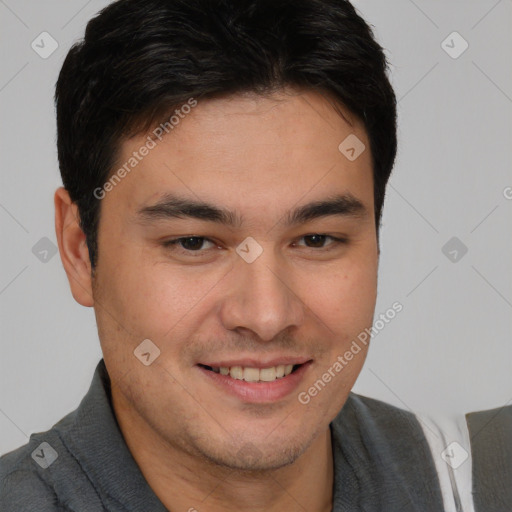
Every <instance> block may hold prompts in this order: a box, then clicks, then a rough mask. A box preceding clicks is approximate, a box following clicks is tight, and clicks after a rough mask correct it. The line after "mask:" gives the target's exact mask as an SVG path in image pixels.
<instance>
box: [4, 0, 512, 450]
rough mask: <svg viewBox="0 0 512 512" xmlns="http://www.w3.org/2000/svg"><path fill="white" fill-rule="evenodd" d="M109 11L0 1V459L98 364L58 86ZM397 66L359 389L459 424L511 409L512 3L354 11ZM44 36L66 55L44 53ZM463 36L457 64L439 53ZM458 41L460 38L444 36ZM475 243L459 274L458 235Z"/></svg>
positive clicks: (80, 387)
mask: <svg viewBox="0 0 512 512" xmlns="http://www.w3.org/2000/svg"><path fill="white" fill-rule="evenodd" d="M107 3H108V2H105V1H97V0H90V1H89V2H86V1H82V0H80V1H76V0H75V1H64V0H51V1H45V2H41V1H36V0H33V1H27V0H25V1H16V2H15V1H14V0H0V17H1V18H0V34H1V38H2V45H1V47H2V66H1V70H0V71H1V76H0V105H1V120H2V122H1V128H0V129H1V162H2V170H1V179H2V181H1V187H0V229H1V233H2V252H1V277H0V311H1V331H0V335H1V340H0V344H1V345H0V354H1V356H0V433H1V435H0V453H5V452H7V451H10V450H11V449H13V448H16V447H17V446H20V445H22V444H25V443H26V442H27V440H28V437H27V436H29V435H30V434H31V433H32V432H39V431H43V430H47V429H48V428H50V427H51V426H52V425H53V424H54V423H55V422H56V421H58V420H59V419H60V418H61V417H62V416H64V415H65V414H66V413H68V412H69V411H71V410H72V409H74V408H75V407H76V406H77V405H78V403H79V401H80V399H81V398H82V397H83V395H84V394H85V392H86V391H87V389H88V387H89V384H90V380H91V377H92V373H93V370H94V367H95V366H96V363H97V361H98V360H99V358H100V357H101V351H100V347H99V341H98V337H97V332H96V324H95V318H94V314H93V310H92V309H86V308H83V307H82V306H79V305H78V304H77V303H75V301H74V300H73V298H72V296H71V293H70V291H69V287H68V283H67V280H66V276H65V273H64V270H63V268H62V265H61V262H60V259H59V256H58V254H57V255H55V256H53V257H50V255H51V253H50V254H49V255H48V257H47V259H48V261H46V262H42V261H40V259H38V257H36V255H35V254H34V253H33V252H32V248H33V246H34V245H35V244H36V243H37V242H38V241H39V240H40V239H41V238H43V237H48V238H49V239H50V240H51V241H53V243H55V244H56V238H55V231H54V224H53V216H54V211H53V199H52V198H53V192H54V190H55V188H57V187H58V186H59V185H60V184H61V182H60V175H59V171H58V166H57V157H56V148H55V131H56V128H55V119H54V110H53V103H52V101H53V100H52V98H53V93H54V84H55V81H56V79H57V75H58V72H59V69H60V66H61V64H62V61H63V59H64V57H65V55H66V53H67V51H68V49H69V48H70V46H71V44H72V43H73V42H74V41H76V40H77V39H78V38H80V37H81V36H82V35H83V31H84V28H85V24H86V22H87V20H89V19H90V18H91V17H92V16H93V15H94V14H95V13H96V12H97V11H98V10H99V9H100V8H102V7H103V6H105V5H106V4H107ZM354 4H355V5H356V6H357V8H358V9H359V10H360V12H361V13H362V14H363V16H364V17H365V18H366V19H367V21H369V22H370V23H371V24H372V25H373V26H374V27H375V32H376V35H377V37H378V39H379V41H380V42H381V44H382V45H383V46H384V47H385V48H386V49H387V53H388V56H389V59H390V60H391V63H392V82H393V85H394V87H395V90H396V93H397V97H398V98H399V100H400V101H399V140H400V146H399V155H398V160H397V163H396V166H395V170H394V173H393V175H392V179H391V181H390V185H389V187H388V194H387V203H386V206H385V210H384V219H383V229H382V234H381V249H382V255H381V261H380V280H379V297H378V302H377V307H376V314H377V315H378V314H379V313H383V312H385V311H386V310H387V309H388V308H389V307H390V306H391V304H392V303H393V302H395V301H400V302H401V303H402V304H403V307H404V309H403V311H402V312H401V313H399V314H398V315H397V317H396V318H395V319H394V320H393V321H392V322H391V323H389V324H388V325H387V326H386V327H385V329H383V330H382V331H381V332H380V333H379V334H378V335H377V336H376V337H375V338H374V340H373V342H372V346H371V349H370V354H369V357H368V360H367V362H366V365H365V367H364V369H363V372H362V373H361V376H360V377H359V380H358V382H357V384H356V386H355V388H354V390H355V391H356V392H359V393H362V394H366V395H368V396H372V397H375V398H378V399H381V400H385V401H387V402H390V403H392V404H395V405H397V406H399V407H402V408H406V409H411V410H413V411H416V412H420V413H426V414H430V413H440V414H443V415H446V416H448V417H454V416H455V415H460V414H463V413H465V412H469V411H472V410H480V409H488V408H494V407H499V406H502V405H505V404H507V403H510V402H511V401H512V371H511V370H512V364H511V361H512V344H511V341H512V336H511V334H512V333H511V331H512V329H511V324H512V322H511V318H512V315H511V312H512V279H511V268H512V199H507V198H506V197H505V195H506V193H507V192H506V191H507V190H508V191H509V192H510V193H509V194H508V196H509V197H511V196H512V189H507V187H512V172H511V168H512V166H511V164H512V157H511V155H512V151H511V145H512V133H511V131H512V115H511V114H512V71H511V69H512V68H511V66H512V64H511V63H512V5H511V1H510V0H500V1H496V0H490V1H487V0H485V1H484V0H481V1H467V0H466V1H464V0H460V1H450V2H439V1H420V0H415V1H411V0H393V1H389V0H388V1H385V2H384V1H382V0H361V1H354ZM43 31H47V32H49V33H50V34H51V35H52V37H53V38H55V39H56V40H57V41H58V44H59V47H58V49H57V50H56V51H55V52H54V53H53V54H52V55H51V56H50V57H48V58H47V59H42V58H41V57H40V56H39V55H38V54H36V53H35V51H34V50H32V48H31V42H32V41H33V40H34V39H35V38H36V37H37V36H38V35H39V34H40V33H41V32H43ZM453 31H457V32H458V33H459V34H460V35H461V36H462V37H463V38H464V39H465V40H466V41H467V42H468V43H469V48H468V49H467V50H466V51H465V52H464V53H463V54H462V55H461V56H460V57H458V58H457V59H453V58H452V57H450V56H449V55H448V54H447V53H446V52H445V51H444V50H443V48H442V46H441V43H442V41H443V40H445V39H446V37H447V36H448V35H449V34H451V33H452V32H453ZM447 43H448V44H449V45H450V46H454V49H453V50H454V51H456V50H457V49H458V48H461V46H460V44H459V43H458V42H457V41H456V40H453V43H452V42H451V39H448V42H447ZM454 236H456V237H457V238H459V239H460V240H461V241H462V242H463V243H464V244H465V245H466V246H467V248H468V252H467V254H465V255H464V256H463V257H460V252H459V260H458V261H456V262H452V261H450V260H449V259H448V258H447V257H446V256H445V255H444V254H443V252H442V250H441V249H442V247H443V246H444V244H445V243H446V242H447V241H448V240H449V239H450V238H452V237H454Z"/></svg>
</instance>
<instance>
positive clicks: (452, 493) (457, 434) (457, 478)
mask: <svg viewBox="0 0 512 512" xmlns="http://www.w3.org/2000/svg"><path fill="white" fill-rule="evenodd" d="M415 416H416V418H417V420H418V421H419V423H420V425H421V427H422V429H423V432H424V434H425V437H426V438H427V441H428V444H429V446H430V450H431V452H432V458H433V459H434V463H435V466H436V470H437V474H438V475H439V484H440V486H441V494H442V496H443V502H444V510H445V512H475V509H474V506H473V495H472V459H471V444H470V440H469V431H468V426H467V423H466V417H465V416H458V417H456V418H449V417H446V416H441V415H431V414H429V415H425V414H422V413H416V414H415ZM452 442H457V443H458V444H459V445H460V447H462V448H463V449H464V450H465V451H466V452H467V459H466V460H464V462H462V463H461V464H460V465H458V461H460V460H462V459H463V458H464V457H465V453H464V452H463V451H462V448H460V447H459V446H457V445H454V446H452V448H451V449H449V450H448V452H445V450H446V449H447V447H448V446H449V445H450V444H451V443H452ZM443 452H445V456H447V457H448V456H450V455H451V456H452V458H450V460H452V461H453V464H452V465H453V466H458V467H455V468H453V467H452V465H450V464H448V463H447V462H445V460H444V459H443V458H442V455H441V454H442V453H443ZM453 457H455V458H453Z"/></svg>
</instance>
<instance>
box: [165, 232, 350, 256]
mask: <svg viewBox="0 0 512 512" xmlns="http://www.w3.org/2000/svg"><path fill="white" fill-rule="evenodd" d="M312 236H324V237H326V238H330V239H331V240H333V241H334V242H333V243H331V244H329V245H328V246H327V247H306V248H307V249H311V250H313V251H317V250H324V251H329V250H331V249H333V248H334V247H337V246H339V245H346V244H347V243H348V240H347V239H346V238H339V237H335V236H332V235H327V234H325V233H311V234H309V235H303V236H302V237H300V238H299V240H302V239H303V238H307V237H312ZM190 238H194V239H197V240H203V241H208V242H211V243H212V244H215V242H214V241H213V240H211V239H210V238H207V237H204V236H193V235H191V236H182V237H179V238H174V239H172V240H166V241H165V242H163V243H162V245H163V246H164V247H165V248H170V249H171V250H175V249H176V247H177V246H178V244H179V243H180V242H181V241H183V240H188V239H190ZM215 245H218V244H215ZM332 246H334V247H332ZM179 252H181V253H182V254H185V255H187V256H189V255H190V256H193V257H197V256H201V255H203V254H204V253H205V251H204V250H201V249H199V250H197V251H193V250H190V249H184V248H183V247H181V248H179ZM194 253H196V254H197V256H196V255H194Z"/></svg>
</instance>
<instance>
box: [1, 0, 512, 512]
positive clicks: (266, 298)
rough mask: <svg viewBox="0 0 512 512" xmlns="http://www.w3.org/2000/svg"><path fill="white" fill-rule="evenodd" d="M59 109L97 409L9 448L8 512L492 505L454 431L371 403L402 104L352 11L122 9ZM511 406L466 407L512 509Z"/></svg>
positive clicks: (141, 5) (109, 18)
mask: <svg viewBox="0 0 512 512" xmlns="http://www.w3.org/2000/svg"><path fill="white" fill-rule="evenodd" d="M56 106H57V125H58V153H59V163H60V168H61V173H62V178H63V184H64V187H63V188H59V189H58V190H57V191H56V193H55V208H56V231H57V238H58V242H59V250H60V254H61V259H62V262H63V265H64V268H65V271H66V273H67V276H68V279H69V283H70V287H71V291H72V294H73V297H74V298H75V300H76V301H77V302H78V303H80V304H81V305H83V306H86V307H94V310H95V314H96V319H97V324H98V333H99V338H100V342H101V347H102V352H103V356H104V358H103V360H102V361H100V363H99V364H98V367H97V369H96V373H95V375H94V378H93V382H92V384H91V388H90V390H89V392H88V394H87V395H86V397H85V398H84V400H83V401H82V403H81V404H80V407H79V408H78V409H77V410H76V411H74V412H73V413H71V414H70V415H68V416H66V417H65V418H63V419H62V420H61V421H60V422H59V423H58V424H57V425H55V427H54V428H53V429H51V430H50V431H48V432H45V433H39V434H35V435H33V436H32V437H31V440H30V442H29V444H28V445H26V446H25V447H22V448H20V449H18V450H15V451H14V452H11V453H10V454H7V455H6V456H4V457H3V458H2V466H1V478H2V481H1V497H0V508H1V510H6V511H30V510H34V511H36V510H37V511H57V510H58V511H102V510H108V511H116V512H117V511H119V512H120V511H126V510H131V511H165V510H169V511H181V510H183V511H189V512H191V511H196V510H197V511H208V512H217V511H224V510H241V511H247V512H252V511H267V512H273V511H277V510H286V511H304V510H305V511H313V512H328V511H331V510H333V511H346V510H347V511H348V510H350V511H353V510H361V511H363V510H364V511H367V512H368V511H381V510H382V511H392V512H393V511H440V510H444V509H445V510H461V507H462V506H465V504H466V503H468V502H471V497H470V496H468V492H465V493H463V492H461V489H464V484H460V483H458V482H457V478H456V477H455V475H454V472H453V471H451V470H450V469H449V468H450V466H449V465H447V464H446V463H445V462H444V461H443V460H441V459H440V451H441V450H442V449H444V448H445V447H446V444H443V443H440V444H439V446H440V449H439V452H436V449H435V446H436V441H435V440H433V439H432V436H431V434H429V433H428V432H427V430H429V429H432V430H431V432H435V431H436V429H438V427H437V426H436V425H433V426H430V427H429V428H426V427H425V425H422V424H420V422H419V421H418V419H417V418H416V417H415V416H414V415H413V414H411V413H408V412H406V411H402V410H400V409H397V408H395V407H392V406H390V405H387V404H384V403H382V402H379V401H376V400H372V399H370V398H366V397H362V396H358V395H355V394H353V393H351V389H352V387H353V385H354V382H355V381H356V379H357V376H358V375H359V373H360V371H361V369H362V366H363V363H364V360H365V357H366V353H367V350H368V345H369V343H368V341H369V336H368V334H367V333H368V331H369V330H370V328H371V326H372V320H373V316H374V309H375V300H376V288H377V268H378V257H379V245H378V231H379V223H380V218H381V212H382V207H383V201H384V193H385V186H386V182H387V180H388V178H389V174H390V172H391V169H392V166H393V162H394V158H395V153H396V101H395V96H394V93H393V90H392V88H391V86H390V84H389V81H388V79H387V76H386V61H385V58H384V54H383V51H382V49H381V48H380V46H379V45H378V44H377V43H376V42H375V40H374V38H373V35H372V33H371V31H370V29H369V27H368V26H367V25H366V23H365V22H364V21H363V20H362V19H361V18H360V17H359V16H358V15H357V14H356V12H355V10H354V9H353V7H352V6H351V5H350V3H348V2H343V1H340V0H325V1H320V0H307V1H306V0H304V1H296V0H295V1H286V2H285V1H281V2H270V1H255V0H254V1H240V0H188V1H183V0H181V1H178V0H146V1H142V0H119V1H117V2H114V3H113V4H111V5H110V6H109V7H107V8H106V9H104V10H103V11H102V12H101V13H100V14H99V15H98V16H97V17H96V18H94V19H93V20H91V21H90V22H89V24H88V26H87V29H86V33H85V39H84V41H83V42H80V43H78V44H77V45H75V46H74V47H73V48H72V49H71V50H70V52H69V54H68V56H67V58H66V60H65V62H64V65H63V67H62V70H61V73H60V76H59V79H58V82H57V88H56ZM400 309H401V305H400V304H399V303H395V304H394V305H393V307H392V310H393V311H394V313H395V314H397V313H398V312H399V311H400ZM365 334H366V336H365ZM499 413H500V414H494V413H492V412H490V413H485V414H484V415H476V416H471V415H469V416H468V428H469V429H470V431H471V432H472V433H474V434H476V433H478V434H479V437H476V435H475V437H473V438H472V440H471V454H470V455H471V456H472V460H473V466H472V467H473V477H475V475H476V476H477V477H478V478H477V479H476V480H475V481H474V482H473V490H475V500H474V505H475V510H477V511H484V510H485V511H486V512H487V511H489V510H508V509H507V508H506V507H508V506H509V504H510V503H511V501H510V493H508V494H507V487H506V486H505V483H504V482H506V480H503V479H501V478H497V479H495V480H489V474H488V473H487V472H486V471H484V473H483V476H481V475H480V473H478V472H481V471H482V469H485V470H486V469H487V468H488V467H489V460H491V459H492V461H493V463H494V464H496V463H497V464H498V467H500V468H501V471H502V472H503V474H504V475H508V474H510V470H511V463H510V458H509V455H510V445H508V444H506V443H505V440H506V439H507V437H506V436H508V435H509V430H508V429H509V427H510V422H511V420H510V418H511V414H512V413H510V411H507V410H505V411H499ZM491 426H492V428H491ZM438 430H439V429H438ZM441 430H442V429H441ZM441 430H439V433H441ZM490 438H492V439H494V440H495V443H496V446H499V447H501V448H500V449H501V451H498V450H494V451H492V457H491V459H490V458H489V457H490V454H489V453H488V452H486V455H485V456H483V455H482V453H483V452H484V450H483V448H485V450H488V449H489V443H488V441H489V439H490ZM484 440H485V442H484ZM459 446H460V445H459ZM482 447H483V448H482ZM491 448H492V446H491ZM450 449H451V450H452V452H449V454H448V455H449V456H452V457H453V456H455V452H454V451H453V450H454V448H453V447H452V448H450ZM450 453H451V454H452V455H450ZM466 467H469V466H466ZM475 468H476V469H475ZM470 476H471V475H470ZM475 482H476V483H475ZM466 484H467V479H466ZM483 484H485V485H483ZM493 493H494V494H496V496H498V497H497V498H493V496H494V494H493ZM493 499H494V501H493ZM470 506H471V507H472V506H473V504H471V505H470ZM455 507H457V508H455ZM499 507H505V508H499Z"/></svg>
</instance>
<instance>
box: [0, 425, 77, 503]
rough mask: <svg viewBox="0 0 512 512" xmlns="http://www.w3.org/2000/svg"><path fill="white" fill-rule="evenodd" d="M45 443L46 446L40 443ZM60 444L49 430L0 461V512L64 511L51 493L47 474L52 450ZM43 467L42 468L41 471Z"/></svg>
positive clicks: (51, 484) (49, 475) (51, 485)
mask: <svg viewBox="0 0 512 512" xmlns="http://www.w3.org/2000/svg"><path fill="white" fill-rule="evenodd" d="M43 438H44V439H48V440H50V443H51V444H50V443H49V442H48V441H46V444H43V443H44V442H43V441H42V439H43ZM59 444H60V443H59V442H57V440H56V439H55V433H54V432H52V430H49V431H48V432H44V433H40V434H34V435H32V436H31V438H30V441H29V442H28V443H27V444H26V445H24V446H21V447H20V448H17V449H16V450H13V451H11V452H9V453H7V454H5V455H3V456H2V457H0V510H6V511H7V510H9V511H12V512H18V511H20V512H21V511H24V512H31V511H34V512H36V511H37V512H50V511H51V512H57V511H59V512H60V511H66V510H67V509H66V508H65V507H64V506H63V505H62V504H61V503H60V502H59V500H58V498H57V495H56V493H55V491H54V489H53V483H52V478H51V472H49V471H47V470H48V469H49V467H50V466H51V463H52V462H53V461H52V459H53V458H54V457H55V454H54V453H53V452H52V451H51V450H55V448H53V447H54V446H58V445H59ZM45 466H46V467H45Z"/></svg>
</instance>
